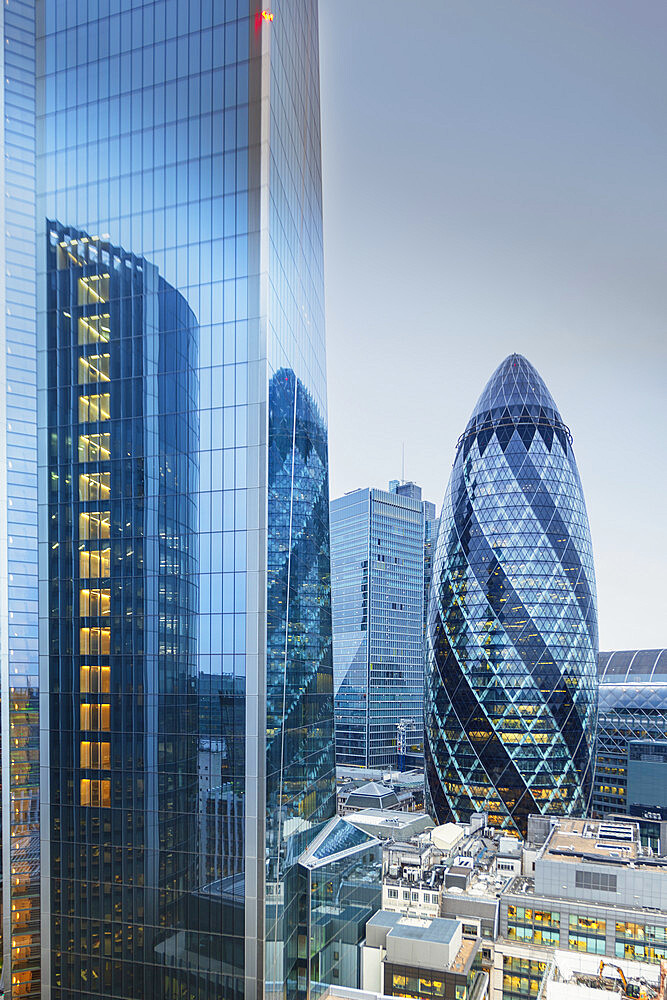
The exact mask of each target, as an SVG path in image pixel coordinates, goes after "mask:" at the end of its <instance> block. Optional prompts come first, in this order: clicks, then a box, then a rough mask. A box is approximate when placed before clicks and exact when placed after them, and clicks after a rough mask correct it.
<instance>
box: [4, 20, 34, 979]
mask: <svg viewBox="0 0 667 1000" xmlns="http://www.w3.org/2000/svg"><path fill="white" fill-rule="evenodd" d="M0 18H1V19H2V38H3V115H2V126H1V134H2V139H1V147H2V163H3V182H4V183H3V187H4V191H3V202H4V204H3V227H2V235H1V236H0V239H1V240H2V252H1V256H2V268H1V269H0V270H1V272H2V273H1V275H0V282H1V284H2V303H3V305H2V310H0V316H1V319H0V351H1V352H2V360H3V365H4V368H3V372H4V379H3V386H2V398H3V404H4V417H5V419H4V429H3V432H2V433H1V434H0V510H1V511H2V517H1V518H0V536H1V539H2V559H3V565H2V569H1V571H0V576H1V577H2V581H3V583H2V586H1V587H0V634H1V635H2V643H1V645H0V649H1V653H0V655H1V657H2V662H1V677H2V687H1V698H0V702H1V706H2V721H1V725H2V752H1V754H0V759H1V761H2V790H3V806H2V835H3V836H2V853H3V886H2V890H3V940H2V947H3V966H2V977H3V978H2V986H3V989H5V990H6V991H7V993H9V990H10V989H11V990H13V991H14V994H15V995H16V996H19V995H20V996H23V997H27V998H36V997H39V995H40V989H41V976H40V965H39V952H40V935H39V930H40V903H39V895H40V883H39V879H40V873H39V832H40V827H39V745H40V742H39V680H38V639H37V631H38V612H37V598H38V564H37V451H36V445H37V353H36V338H35V310H36V300H35V284H34V261H35V118H34V116H35V33H34V19H35V11H34V5H33V4H32V3H28V2H24V0H16V2H12V3H9V4H3V7H2V13H1V14H0Z"/></svg>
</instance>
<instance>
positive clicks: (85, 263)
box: [37, 0, 335, 1000]
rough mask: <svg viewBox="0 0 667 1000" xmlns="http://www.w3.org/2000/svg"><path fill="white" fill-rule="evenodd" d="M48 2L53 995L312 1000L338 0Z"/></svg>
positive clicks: (325, 790)
mask: <svg viewBox="0 0 667 1000" xmlns="http://www.w3.org/2000/svg"><path fill="white" fill-rule="evenodd" d="M38 14H39V16H38V37H37V65H38V90H37V113H38V143H37V156H38V158H37V164H38V184H37V223H38V240H37V247H38V254H37V261H38V273H37V281H38V291H39V309H38V340H39V347H40V358H41V368H40V386H41V389H42V392H41V395H40V409H39V434H40V443H41V448H40V468H39V475H40V487H39V488H40V518H41V521H40V574H41V581H42V594H43V595H48V599H46V600H45V604H44V606H43V611H42V617H41V621H40V629H41V631H40V643H41V645H40V677H41V684H42V691H43V697H42V708H43V711H42V716H41V719H40V724H41V728H42V739H41V747H42V761H41V765H42V775H43V778H42V790H41V809H42V815H41V833H42V884H41V912H42V942H41V956H42V977H43V981H44V989H45V990H47V991H50V996H51V997H52V998H53V1000H65V998H67V1000H72V998H75V997H80V998H88V1000H93V998H98V997H100V996H104V997H105V998H116V1000H138V998H142V1000H143V998H145V997H147V996H151V995H155V996H160V997H164V998H166V1000H170V998H173V1000H176V998H178V1000H186V998H192V1000H195V998H198V1000H206V998H211V1000H212V998H216V1000H217V998H219V997H221V996H225V997H228V998H235V997H236V998H240V997H244V998H248V1000H254V998H255V997H265V996H266V997H268V996H271V995H274V994H275V995H280V996H281V997H288V998H292V997H294V998H296V997H299V996H302V995H303V996H305V994H306V992H307V989H308V969H309V965H308V956H307V955H306V954H305V952H304V949H303V947H301V945H300V942H301V941H302V939H303V937H304V935H305V934H306V932H307V927H306V922H307V912H308V908H307V906H306V905H305V900H304V892H305V889H304V883H303V879H302V878H301V877H299V875H298V871H297V862H298V859H299V857H300V856H302V855H303V853H304V851H305V850H306V849H307V847H308V846H309V845H310V844H311V842H312V841H313V839H314V838H315V837H316V836H317V835H318V833H319V832H320V830H321V829H322V828H323V825H324V823H325V822H326V821H327V820H328V819H329V818H330V817H331V816H332V815H333V813H334V807H335V793H334V754H333V696H332V667H331V612H330V593H329V587H330V568H329V520H328V458H327V422H326V421H327V417H326V385H325V375H324V373H325V345H324V296H323V265H322V208H321V169H320V124H319V71H318V21H317V3H316V0H277V2H276V3H275V5H274V7H273V8H272V9H271V10H268V9H263V8H262V7H261V6H259V5H258V4H255V3H249V2H248V0H233V2H230V0H219V2H218V0H194V2H193V0H150V2H149V0H139V2H133V3H131V4H130V3H120V4H112V5H105V4H91V3H78V4H73V3H66V4H62V3H56V0H44V2H43V3H40V4H39V5H38ZM47 692H48V695H47ZM204 810H207V815H206V816H203V815H202V812H203V811H204ZM216 838H219V839H216Z"/></svg>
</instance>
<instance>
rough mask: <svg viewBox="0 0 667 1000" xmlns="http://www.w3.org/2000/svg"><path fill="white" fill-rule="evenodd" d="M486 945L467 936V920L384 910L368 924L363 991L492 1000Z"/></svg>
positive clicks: (425, 999)
mask: <svg viewBox="0 0 667 1000" xmlns="http://www.w3.org/2000/svg"><path fill="white" fill-rule="evenodd" d="M479 947H480V941H479V939H478V938H475V939H472V938H467V937H464V936H463V929H462V926H461V922H460V921H458V920H445V919H442V918H440V917H435V918H433V919H430V920H429V919H424V918H415V917H405V916H402V915H400V914H398V913H390V912H388V911H386V910H380V911H379V913H376V914H375V916H374V917H372V918H371V920H369V921H368V923H367V925H366V942H365V944H364V947H363V959H362V970H363V971H362V988H363V989H364V990H369V991H374V992H377V993H378V994H384V996H409V997H416V998H422V997H423V998H424V1000H427V998H428V1000H431V998H432V997H443V998H445V1000H486V997H487V995H488V976H487V974H486V973H484V972H482V971H480V969H479V963H478V962H477V956H478V952H479Z"/></svg>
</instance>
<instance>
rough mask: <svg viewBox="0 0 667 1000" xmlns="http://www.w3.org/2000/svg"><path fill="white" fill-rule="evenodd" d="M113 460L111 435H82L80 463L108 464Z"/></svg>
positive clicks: (80, 436)
mask: <svg viewBox="0 0 667 1000" xmlns="http://www.w3.org/2000/svg"><path fill="white" fill-rule="evenodd" d="M110 458H111V435H110V434H80V435H79V461H80V462H108V461H109V459H110Z"/></svg>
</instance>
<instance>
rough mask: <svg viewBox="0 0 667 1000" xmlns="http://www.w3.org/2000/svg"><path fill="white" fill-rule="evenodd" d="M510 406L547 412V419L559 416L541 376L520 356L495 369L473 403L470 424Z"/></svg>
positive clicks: (509, 358)
mask: <svg viewBox="0 0 667 1000" xmlns="http://www.w3.org/2000/svg"><path fill="white" fill-rule="evenodd" d="M513 406H520V407H523V406H537V407H541V408H542V409H544V410H546V411H551V412H550V414H549V415H550V416H560V414H559V413H558V407H557V406H556V404H555V403H554V400H553V396H552V395H551V393H550V392H549V390H548V389H547V387H546V385H545V384H544V381H543V379H542V376H541V375H540V374H539V373H538V371H537V369H536V368H533V366H532V365H531V363H530V361H528V360H527V358H524V356H523V354H510V355H509V357H507V358H505V360H504V361H503V362H502V363H501V364H499V365H498V367H497V368H496V370H495V372H494V373H493V375H492V376H491V378H490V379H489V381H488V382H487V383H486V386H485V387H484V391H483V392H482V395H481V396H480V397H479V399H478V400H477V405H476V406H475V409H474V410H473V412H472V417H471V421H472V420H474V418H475V417H477V416H479V415H480V414H482V413H486V412H488V411H489V410H496V409H504V408H505V407H508V408H509V407H513Z"/></svg>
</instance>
